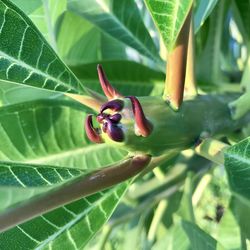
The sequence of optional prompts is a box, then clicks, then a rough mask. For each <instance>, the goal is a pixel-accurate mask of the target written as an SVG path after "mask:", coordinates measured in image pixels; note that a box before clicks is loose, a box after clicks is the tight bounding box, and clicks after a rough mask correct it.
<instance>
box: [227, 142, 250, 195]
mask: <svg viewBox="0 0 250 250" xmlns="http://www.w3.org/2000/svg"><path fill="white" fill-rule="evenodd" d="M225 168H226V170H227V174H228V180H229V184H230V187H231V190H232V191H233V192H234V193H237V194H239V195H240V196H242V197H244V198H245V199H247V200H250V193H249V185H250V137H248V138H246V139H245V140H243V141H241V142H239V143H237V144H235V145H234V146H232V147H229V148H228V149H227V150H226V152H225Z"/></svg>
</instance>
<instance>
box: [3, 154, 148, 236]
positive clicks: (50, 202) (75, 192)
mask: <svg viewBox="0 0 250 250" xmlns="http://www.w3.org/2000/svg"><path fill="white" fill-rule="evenodd" d="M150 159H151V158H150V157H149V156H147V155H137V156H134V157H133V158H129V159H127V160H125V161H123V162H120V163H118V164H117V165H116V166H111V167H107V168H104V169H101V170H99V171H96V172H94V173H90V174H89V175H87V176H86V175H85V176H81V177H78V178H76V179H75V180H73V181H72V182H69V183H67V184H65V185H64V186H62V187H59V188H55V189H53V190H51V191H50V192H49V194H47V193H46V194H43V195H40V196H38V197H35V198H34V199H31V200H30V201H28V202H26V203H24V204H21V205H20V206H17V207H15V208H13V209H10V210H8V211H7V212H5V213H3V214H1V215H0V232H1V231H5V230H7V229H9V228H11V227H13V226H15V225H17V224H20V223H23V222H25V221H27V220H30V219H32V218H34V217H36V216H39V215H40V214H43V213H47V212H49V211H51V210H53V209H55V208H58V207H60V206H62V205H65V204H68V203H70V202H73V201H75V200H78V199H80V198H83V197H85V196H88V195H91V194H93V193H95V192H98V191H101V190H103V189H106V188H108V187H111V186H113V185H115V184H118V183H120V182H122V181H125V180H127V179H129V178H131V177H133V176H135V175H137V174H138V173H140V172H141V171H142V170H143V169H144V167H146V166H147V165H148V163H149V161H150Z"/></svg>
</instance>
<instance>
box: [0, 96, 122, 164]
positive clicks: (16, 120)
mask: <svg viewBox="0 0 250 250" xmlns="http://www.w3.org/2000/svg"><path fill="white" fill-rule="evenodd" d="M88 111H89V110H88V109H86V108H84V107H81V109H79V106H78V104H76V103H74V102H73V101H66V100H64V101H62V100H57V99H51V100H48V99H47V100H37V101H31V102H26V103H21V104H20V103H18V104H14V105H9V106H6V107H2V108H0V137H1V140H0V149H1V152H0V160H12V161H23V162H35V163H41V164H50V165H56V166H65V167H76V168H83V167H85V168H93V169H94V168H98V167H102V166H105V165H108V164H111V163H113V162H115V161H119V160H120V159H122V158H123V157H124V156H125V155H126V152H125V151H123V150H120V149H115V148H112V147H110V146H107V145H105V144H100V145H93V144H91V143H90V142H89V140H87V138H86V136H85V132H84V128H83V121H84V119H85V117H86V113H87V112H88Z"/></svg>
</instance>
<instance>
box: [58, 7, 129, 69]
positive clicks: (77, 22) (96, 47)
mask: <svg viewBox="0 0 250 250" xmlns="http://www.w3.org/2000/svg"><path fill="white" fill-rule="evenodd" d="M57 29H58V32H57V45H58V53H59V55H60V56H61V57H62V58H63V60H64V61H65V62H66V63H67V64H68V65H77V64H83V63H89V62H95V61H98V60H102V59H115V58H117V59H119V60H121V59H126V58H127V55H126V51H125V48H126V46H125V45H124V44H123V43H121V42H119V41H118V40H116V39H114V38H113V37H111V36H109V35H107V34H105V33H103V32H102V31H101V30H100V29H98V28H97V27H96V26H94V25H93V24H92V23H90V22H88V21H87V20H86V19H84V18H82V17H80V16H78V15H76V14H74V13H72V12H66V13H64V14H63V16H62V17H61V18H60V22H59V24H58V27H57Z"/></svg>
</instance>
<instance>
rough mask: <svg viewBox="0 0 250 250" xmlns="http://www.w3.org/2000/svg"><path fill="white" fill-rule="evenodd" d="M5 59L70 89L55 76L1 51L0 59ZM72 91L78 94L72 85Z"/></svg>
mask: <svg viewBox="0 0 250 250" xmlns="http://www.w3.org/2000/svg"><path fill="white" fill-rule="evenodd" d="M1 56H2V57H3V58H5V59H7V60H8V61H12V62H13V63H11V64H16V65H18V66H20V67H22V68H25V69H27V70H29V71H32V72H33V73H37V74H38V75H41V76H43V77H44V78H45V79H49V80H52V81H55V82H57V83H60V84H61V85H62V86H64V87H65V88H67V89H68V88H69V86H68V85H67V84H65V83H64V82H62V81H61V80H59V79H57V78H55V77H53V76H50V75H48V74H45V73H44V72H43V71H41V70H39V69H37V68H34V67H32V66H30V65H29V64H27V63H25V62H24V61H21V60H17V59H16V58H14V57H12V56H9V55H7V54H6V53H4V52H3V51H0V57H1ZM70 89H72V90H74V91H76V92H78V91H77V90H76V89H75V88H74V87H73V86H71V85H70Z"/></svg>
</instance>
